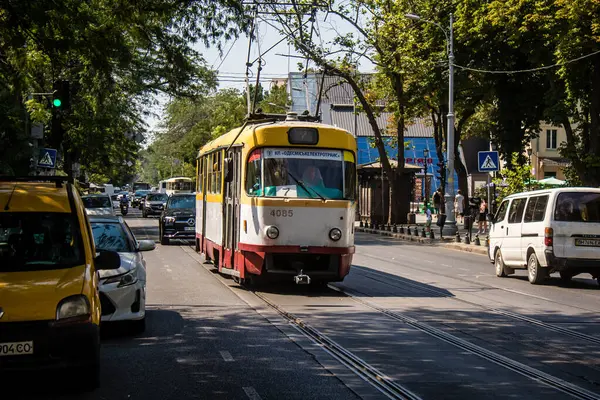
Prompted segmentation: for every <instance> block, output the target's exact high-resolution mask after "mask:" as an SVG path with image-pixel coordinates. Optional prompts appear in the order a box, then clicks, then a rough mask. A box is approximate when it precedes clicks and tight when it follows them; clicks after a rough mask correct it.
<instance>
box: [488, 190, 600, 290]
mask: <svg viewBox="0 0 600 400" xmlns="http://www.w3.org/2000/svg"><path fill="white" fill-rule="evenodd" d="M491 220H492V221H491V222H492V226H491V227H490V247H489V249H488V255H489V258H490V260H491V262H492V263H494V264H495V267H496V276H499V277H504V276H506V275H510V274H513V273H514V270H515V269H527V270H528V275H529V282H531V283H533V284H539V283H541V282H542V281H543V280H544V279H545V278H546V277H547V276H548V275H549V274H551V273H553V272H559V273H560V277H561V279H563V280H565V281H568V280H570V279H571V278H572V277H573V276H575V275H578V274H581V273H589V274H591V275H592V277H594V279H597V280H598V283H599V284H600V189H595V188H574V187H573V188H560V189H549V190H536V191H533V192H527V193H518V194H513V195H510V196H508V197H506V199H504V201H502V203H501V204H500V207H498V211H497V212H496V215H495V216H493V217H492V218H491Z"/></svg>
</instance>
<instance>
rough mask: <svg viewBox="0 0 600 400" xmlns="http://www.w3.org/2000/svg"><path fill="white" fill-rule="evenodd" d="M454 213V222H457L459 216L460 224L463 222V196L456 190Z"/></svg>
mask: <svg viewBox="0 0 600 400" xmlns="http://www.w3.org/2000/svg"><path fill="white" fill-rule="evenodd" d="M454 213H455V215H456V216H455V219H456V222H458V217H460V219H461V221H460V223H461V224H462V223H463V222H464V220H463V217H464V215H465V196H463V194H462V191H460V190H459V191H458V193H457V194H456V196H455V197H454Z"/></svg>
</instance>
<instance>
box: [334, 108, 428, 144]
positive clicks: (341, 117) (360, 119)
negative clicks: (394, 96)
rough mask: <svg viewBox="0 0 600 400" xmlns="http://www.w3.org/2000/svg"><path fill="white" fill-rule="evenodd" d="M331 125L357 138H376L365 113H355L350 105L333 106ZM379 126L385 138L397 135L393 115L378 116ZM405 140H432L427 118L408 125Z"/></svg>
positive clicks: (385, 113) (387, 113) (382, 114)
mask: <svg viewBox="0 0 600 400" xmlns="http://www.w3.org/2000/svg"><path fill="white" fill-rule="evenodd" d="M331 124H332V125H334V126H337V127H339V128H342V129H345V130H347V131H348V132H352V133H354V135H355V136H356V137H360V136H375V134H374V133H373V129H372V128H371V125H370V124H369V119H368V118H367V115H366V114H365V113H358V114H355V113H354V106H353V105H348V104H332V105H331ZM377 126H379V129H381V130H382V131H383V134H384V136H391V135H394V134H395V131H396V126H395V125H394V122H393V113H391V112H387V111H382V112H380V113H379V115H377ZM404 137H405V138H430V137H433V127H432V126H431V125H430V124H428V120H427V119H425V118H417V119H415V120H414V121H412V123H408V124H407V127H406V132H404Z"/></svg>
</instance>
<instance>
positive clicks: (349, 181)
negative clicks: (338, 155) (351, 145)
mask: <svg viewBox="0 0 600 400" xmlns="http://www.w3.org/2000/svg"><path fill="white" fill-rule="evenodd" d="M344 181H345V182H344V198H345V199H348V200H354V199H355V197H356V163H355V162H354V155H353V154H352V153H350V152H349V151H344Z"/></svg>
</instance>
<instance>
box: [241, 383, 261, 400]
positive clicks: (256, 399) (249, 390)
mask: <svg viewBox="0 0 600 400" xmlns="http://www.w3.org/2000/svg"><path fill="white" fill-rule="evenodd" d="M242 389H244V392H246V396H248V398H249V399H250V400H262V398H261V397H260V395H259V394H258V392H257V391H256V390H255V389H254V388H253V387H252V386H246V387H243V388H242Z"/></svg>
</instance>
